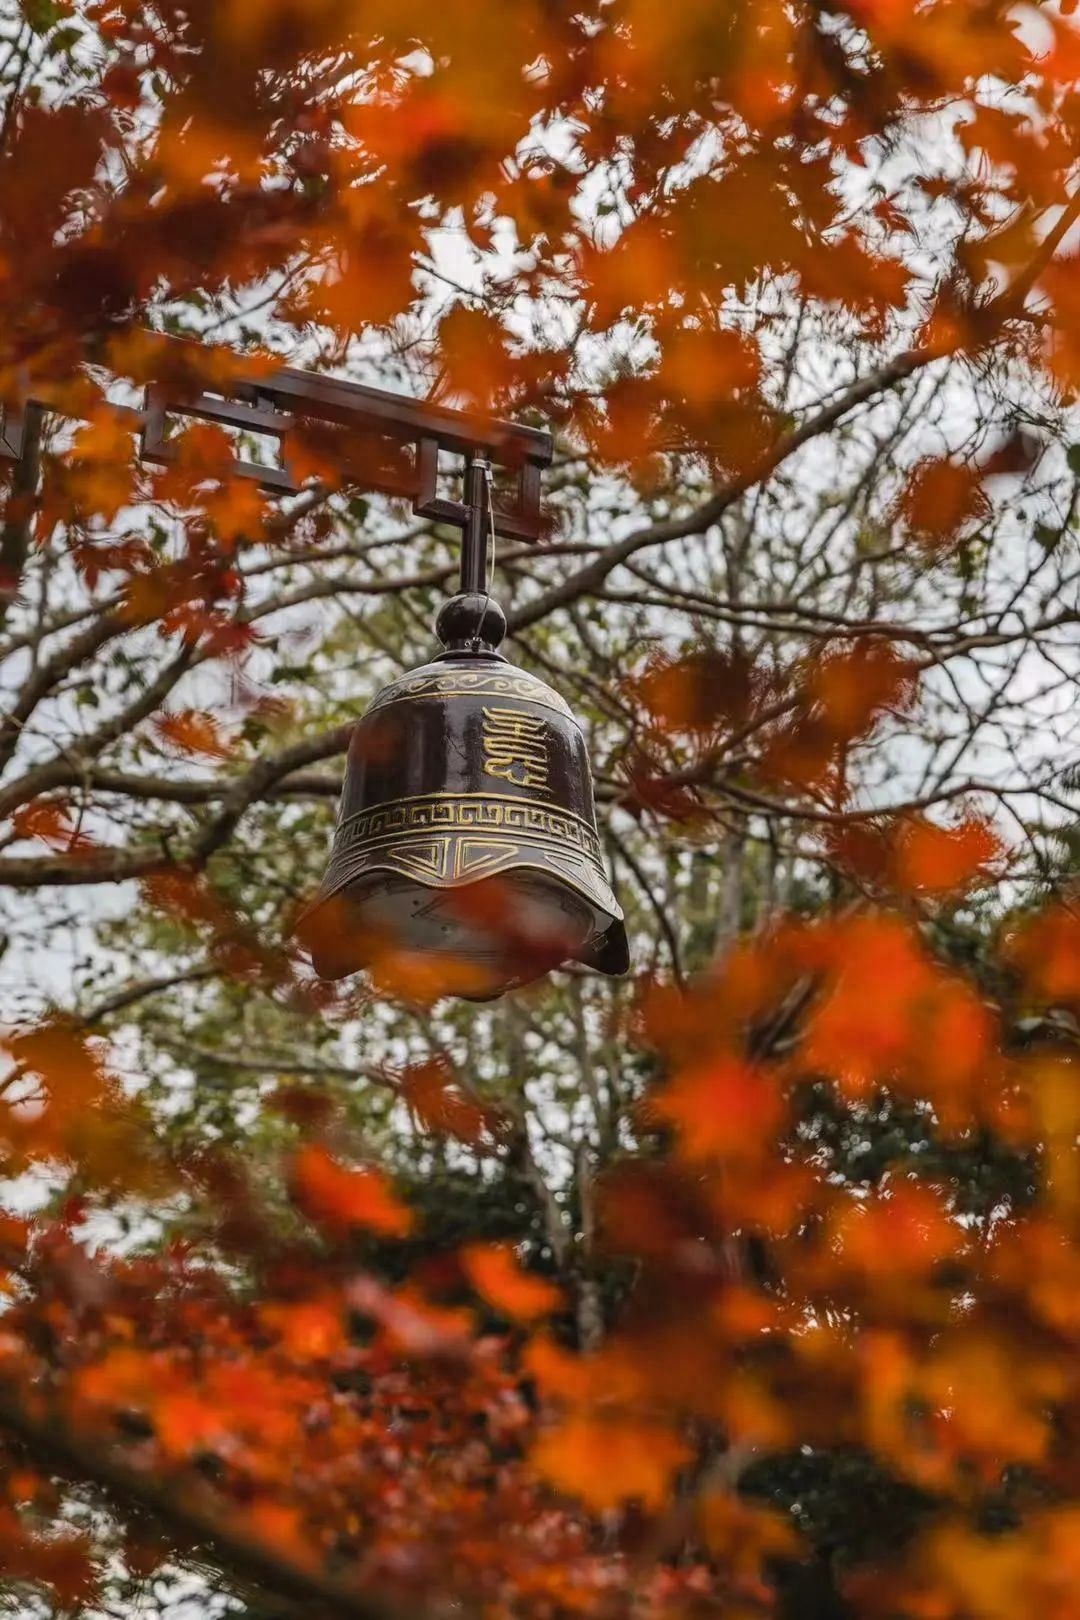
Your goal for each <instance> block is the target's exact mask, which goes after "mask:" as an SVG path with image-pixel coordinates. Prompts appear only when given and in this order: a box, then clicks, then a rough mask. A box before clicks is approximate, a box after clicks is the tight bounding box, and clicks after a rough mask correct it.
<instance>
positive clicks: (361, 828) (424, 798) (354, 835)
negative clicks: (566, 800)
mask: <svg viewBox="0 0 1080 1620" xmlns="http://www.w3.org/2000/svg"><path fill="white" fill-rule="evenodd" d="M436 831H437V832H474V833H482V832H494V831H498V832H502V833H519V834H521V835H523V836H524V837H525V838H527V839H528V840H529V842H530V843H532V842H536V841H540V842H543V843H553V844H557V845H558V846H559V847H560V848H561V849H572V850H576V851H579V852H580V853H581V854H582V855H584V856H586V858H589V859H592V860H594V861H596V862H597V863H599V862H600V860H601V855H600V840H599V839H598V838H597V836H596V834H595V833H594V832H593V829H592V828H591V827H590V826H589V824H588V822H587V821H585V820H584V819H583V818H582V817H581V816H576V815H574V813H573V811H572V810H562V809H559V810H556V809H555V808H554V807H553V806H551V805H546V804H530V803H529V802H528V801H526V800H524V799H519V798H515V797H511V796H510V795H509V794H506V795H503V794H497V793H426V794H422V795H420V796H419V797H417V798H414V799H395V800H393V801H392V802H391V803H390V804H376V805H371V806H369V807H368V808H367V809H366V810H358V811H357V812H356V814H355V815H352V816H349V817H348V819H347V820H345V821H343V822H342V823H341V825H340V827H339V828H338V830H337V836H336V838H335V839H334V853H335V854H337V855H344V854H345V853H346V851H349V852H351V851H353V850H354V849H356V848H357V846H359V845H361V844H362V845H365V846H366V845H368V844H372V843H377V842H381V841H382V840H384V839H385V840H387V841H389V840H395V841H396V840H397V839H399V838H400V837H401V835H402V833H410V832H428V833H431V832H436Z"/></svg>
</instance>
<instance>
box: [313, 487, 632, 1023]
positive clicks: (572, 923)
mask: <svg viewBox="0 0 1080 1620" xmlns="http://www.w3.org/2000/svg"><path fill="white" fill-rule="evenodd" d="M487 476H488V469H487V464H486V463H485V462H484V461H483V460H481V459H480V458H479V457H473V458H471V459H470V463H469V465H468V467H467V469H466V488H465V497H466V500H465V508H466V512H467V518H466V521H465V523H464V525H463V527H464V533H463V545H462V561H461V592H460V594H459V595H457V596H454V597H452V598H451V599H450V600H449V601H447V602H445V603H444V604H443V607H442V608H441V610H440V612H439V614H438V617H437V619H436V624H435V630H436V634H437V635H438V638H439V640H440V642H441V643H442V649H443V650H442V651H441V652H439V653H437V654H436V655H435V657H434V658H433V659H432V660H431V661H430V663H427V664H424V665H422V666H421V667H420V668H419V669H414V670H412V671H410V672H409V673H408V674H406V675H403V676H401V677H400V678H399V679H397V680H395V681H392V682H391V683H390V685H389V686H385V687H383V689H382V690H381V691H380V692H379V693H378V694H377V695H376V697H375V698H374V700H373V702H372V703H371V705H370V706H369V708H368V709H367V711H366V713H365V714H364V715H363V716H362V717H361V719H360V720H359V721H358V722H357V725H356V727H355V729H354V731H353V734H352V739H351V743H350V746H349V753H348V764H347V768H346V773H345V785H344V789H343V792H342V797H341V806H340V810H339V814H338V822H337V829H336V831H335V834H334V842H333V848H332V850H331V854H330V863H329V867H328V870H327V873H326V877H325V879H324V881H323V884H322V887H321V889H320V891H319V894H318V896H317V898H316V900H315V903H314V905H313V907H312V908H311V910H310V911H309V913H308V915H307V918H306V919H305V921H304V924H303V925H302V930H301V932H302V937H303V938H304V940H305V942H306V944H307V946H308V949H309V951H310V954H311V957H312V961H313V963H314V966H315V969H316V972H317V973H319V975H320V976H321V977H323V978H327V979H340V978H344V977H345V976H346V975H348V974H351V973H354V972H357V971H358V970H360V969H363V968H370V967H373V966H375V967H377V966H378V964H379V962H380V961H385V960H387V959H388V958H395V959H396V958H399V957H400V956H401V955H404V956H405V957H407V958H408V959H410V960H412V961H414V962H419V963H421V964H423V965H424V966H425V967H426V968H428V969H430V972H431V977H432V979H433V980H434V981H435V982H437V983H438V984H439V986H440V987H441V988H443V987H444V988H445V989H446V991H447V992H448V993H452V994H456V995H459V996H462V997H464V998H465V999H468V1000H474V1001H487V1000H491V999H493V998H494V997H496V996H499V995H501V994H502V993H503V992H504V991H506V990H509V989H513V988H515V987H517V986H519V985H522V984H526V983H528V982H529V981H531V980H533V979H537V978H540V977H541V976H542V975H543V974H545V973H547V972H549V971H551V970H552V969H553V968H557V967H559V966H560V965H562V964H564V963H566V962H581V963H584V964H585V965H587V966H589V967H592V968H595V969H597V970H598V971H599V972H601V973H605V974H610V975H617V974H622V973H625V972H626V971H627V969H628V967H629V952H628V946H627V939H626V930H625V928H624V925H623V913H622V910H621V908H620V906H619V903H618V901H617V899H616V898H615V895H614V893H613V891H612V888H611V884H610V883H609V881H608V877H607V873H606V871H605V869H604V862H603V856H602V853H601V846H600V839H599V837H598V834H597V827H596V812H595V809H594V807H593V790H592V778H591V773H590V770H589V760H588V754H587V752H586V748H585V740H584V738H583V736H582V733H581V730H580V728H579V726H578V724H577V721H576V720H575V719H574V716H573V714H572V713H571V711H570V708H569V707H568V705H567V704H566V702H565V701H564V699H563V698H562V697H560V696H559V694H558V693H557V692H555V691H553V690H552V688H551V687H550V686H548V685H547V684H546V683H545V682H544V681H542V680H539V679H538V678H537V677H536V676H535V675H533V674H531V673H530V672H529V671H527V670H524V669H518V668H515V667H514V665H512V664H510V663H509V662H508V661H507V659H506V658H505V657H504V656H503V654H502V653H501V652H499V650H498V649H499V643H500V642H501V641H502V639H503V636H504V635H505V632H506V619H505V616H504V614H503V612H502V609H501V608H500V607H499V606H498V605H497V604H496V603H495V602H493V601H492V600H491V598H490V596H489V595H488V592H487V562H486V553H487V536H486V534H485V526H484V518H485V508H486V513H487V518H488V521H489V522H492V523H493V522H494V518H493V515H492V510H491V506H490V489H489V486H488V485H487V483H486V480H487Z"/></svg>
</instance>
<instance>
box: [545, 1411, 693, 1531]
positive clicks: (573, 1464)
mask: <svg viewBox="0 0 1080 1620" xmlns="http://www.w3.org/2000/svg"><path fill="white" fill-rule="evenodd" d="M689 1457H690V1451H689V1447H688V1446H687V1445H686V1443H685V1441H683V1440H681V1439H680V1438H679V1436H678V1435H677V1434H675V1433H674V1432H673V1431H672V1430H671V1429H670V1428H668V1427H667V1426H666V1425H665V1424H662V1423H657V1422H652V1421H649V1420H648V1419H643V1418H633V1419H630V1418H626V1419H622V1418H598V1417H588V1416H577V1415H575V1416H572V1417H569V1418H567V1419H566V1420H565V1421H564V1422H562V1423H559V1424H557V1425H556V1426H555V1427H554V1428H552V1429H550V1430H548V1432H547V1433H546V1434H544V1435H542V1436H541V1437H540V1439H539V1440H538V1441H537V1443H536V1445H535V1446H534V1447H533V1450H532V1462H533V1465H534V1467H535V1468H536V1469H537V1470H538V1471H539V1472H540V1473H541V1474H543V1475H544V1477H545V1478H546V1479H548V1480H550V1481H551V1483H552V1484H553V1485H554V1486H556V1487H557V1489H559V1490H561V1491H565V1492H566V1493H567V1494H568V1495H571V1496H576V1497H577V1498H579V1500H580V1501H582V1502H584V1503H585V1504H586V1506H588V1507H590V1508H594V1509H596V1510H597V1511H598V1512H600V1511H603V1510H604V1509H605V1508H612V1507H617V1506H618V1505H619V1504H620V1503H622V1502H629V1501H639V1502H642V1503H643V1504H644V1505H645V1506H646V1507H648V1508H652V1509H653V1510H657V1509H659V1508H661V1507H662V1506H663V1504H664V1502H665V1500H666V1499H667V1497H668V1495H669V1493H670V1491H671V1487H672V1483H673V1481H674V1478H675V1475H676V1473H677V1472H678V1470H679V1469H680V1468H681V1467H682V1466H683V1465H684V1463H686V1462H687V1461H688V1460H689Z"/></svg>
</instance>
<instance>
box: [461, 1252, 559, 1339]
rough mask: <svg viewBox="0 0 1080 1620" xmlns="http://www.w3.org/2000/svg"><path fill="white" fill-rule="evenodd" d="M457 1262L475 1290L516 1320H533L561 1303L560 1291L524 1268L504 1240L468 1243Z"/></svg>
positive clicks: (556, 1307)
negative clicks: (500, 1241)
mask: <svg viewBox="0 0 1080 1620" xmlns="http://www.w3.org/2000/svg"><path fill="white" fill-rule="evenodd" d="M461 1263H462V1265H463V1266H464V1268H465V1272H466V1275H467V1276H468V1278H469V1281H470V1282H471V1283H472V1285H473V1287H474V1288H475V1289H476V1291H477V1293H478V1294H482V1295H483V1297H484V1298H485V1299H486V1300H487V1302H488V1304H489V1305H493V1306H494V1307H495V1309H496V1310H497V1311H499V1312H501V1313H502V1315H503V1316H509V1317H512V1318H513V1319H514V1320H515V1321H517V1322H532V1321H535V1320H536V1318H537V1317H539V1316H547V1315H548V1314H549V1313H550V1312H551V1311H555V1310H558V1308H559V1306H560V1305H561V1304H562V1299H563V1296H562V1290H561V1289H559V1288H556V1286H555V1285H554V1283H550V1282H547V1281H545V1279H544V1278H543V1277H534V1276H531V1275H530V1274H529V1273H528V1272H527V1271H524V1270H523V1269H522V1267H521V1266H520V1265H519V1263H518V1261H517V1258H516V1256H515V1255H514V1251H513V1250H512V1249H511V1248H510V1247H509V1246H508V1245H507V1244H505V1243H474V1244H471V1245H470V1246H469V1247H468V1248H466V1249H463V1250H462V1252H461Z"/></svg>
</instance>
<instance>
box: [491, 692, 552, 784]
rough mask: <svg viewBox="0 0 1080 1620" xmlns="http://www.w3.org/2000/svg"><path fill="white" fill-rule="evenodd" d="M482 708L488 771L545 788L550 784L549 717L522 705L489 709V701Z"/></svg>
mask: <svg viewBox="0 0 1080 1620" xmlns="http://www.w3.org/2000/svg"><path fill="white" fill-rule="evenodd" d="M481 712H482V714H483V725H482V727H481V736H482V738H483V742H484V775H485V776H494V777H496V778H497V779H499V780H501V781H503V782H513V784H514V786H515V787H522V788H537V789H539V790H540V791H541V792H543V791H544V790H545V789H546V787H547V785H548V751H547V721H546V720H544V719H542V718H541V717H540V716H539V715H535V714H526V713H525V712H524V710H522V709H500V708H490V709H489V708H488V706H487V704H486V703H485V704H484V707H483V710H482V711H481Z"/></svg>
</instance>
